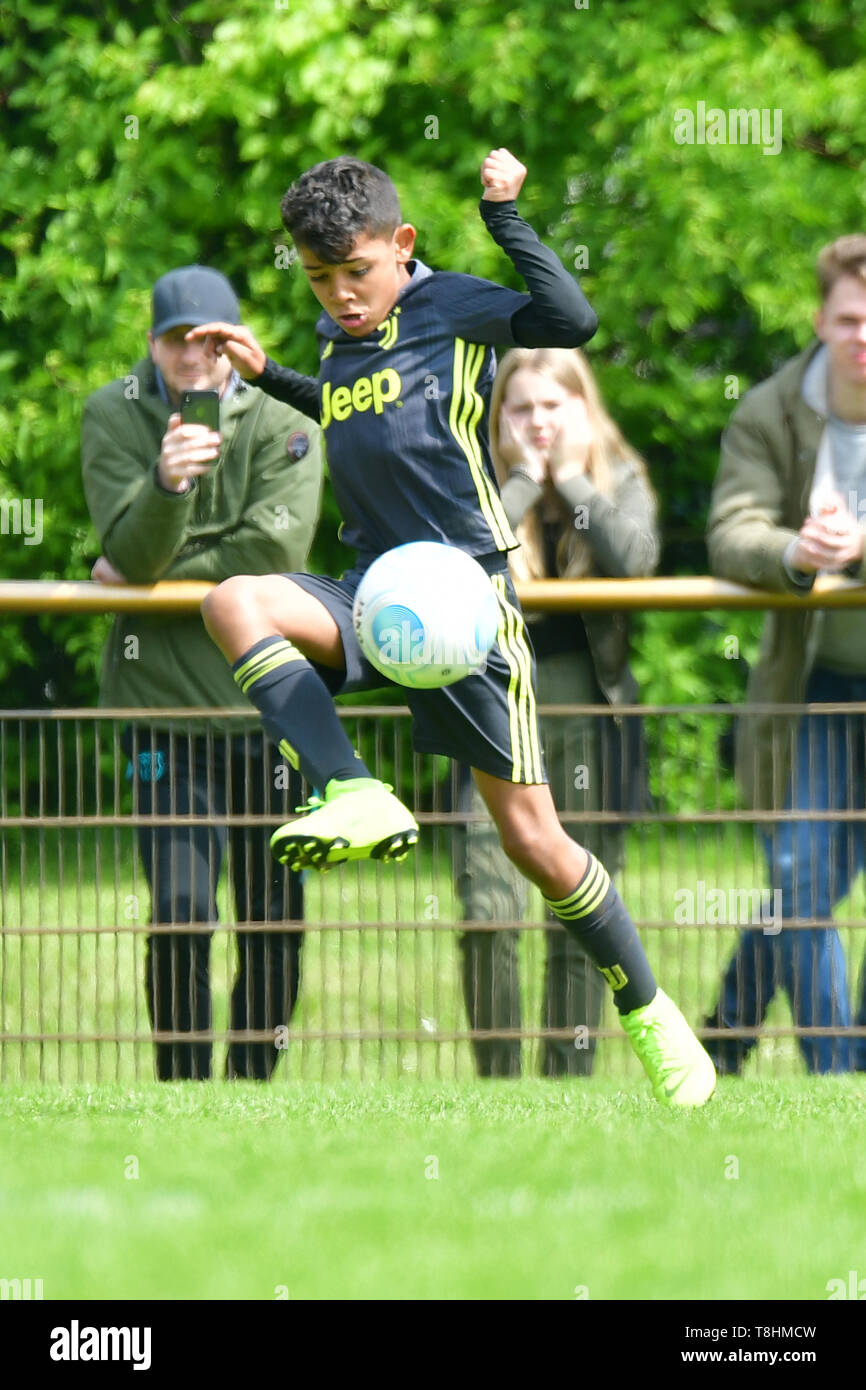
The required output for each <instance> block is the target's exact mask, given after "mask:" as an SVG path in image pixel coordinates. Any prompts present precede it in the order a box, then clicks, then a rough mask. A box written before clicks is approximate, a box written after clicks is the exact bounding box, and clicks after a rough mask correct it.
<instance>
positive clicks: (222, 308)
mask: <svg viewBox="0 0 866 1390" xmlns="http://www.w3.org/2000/svg"><path fill="white" fill-rule="evenodd" d="M240 318H241V310H240V305H239V304H238V300H237V295H236V294H235V292H234V290H233V289H232V287H231V285H230V284H229V282H228V280H227V279H226V277H225V276H224V275H223V274H221V273H220V271H218V270H210V269H209V268H208V267H207V266H205V265H182V266H180V267H179V268H178V269H177V270H170V271H168V273H167V274H166V275H162V276H160V278H159V279H158V280H157V282H156V284H155V285H154V287H153V328H152V330H151V332H152V333H153V336H154V337H155V338H158V337H159V335H160V333H167V332H168V330H169V329H170V328H177V326H178V324H181V323H188V324H190V325H191V326H192V327H195V326H196V325H197V324H201V323H210V321H211V319H222V320H223V321H225V322H226V323H240Z"/></svg>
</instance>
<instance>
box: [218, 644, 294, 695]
mask: <svg viewBox="0 0 866 1390" xmlns="http://www.w3.org/2000/svg"><path fill="white" fill-rule="evenodd" d="M305 660H306V657H305V656H304V653H303V652H299V651H298V649H297V647H296V646H294V645H293V644H292V643H291V642H279V643H275V644H274V646H272V647H266V648H265V650H264V651H262V652H257V653H256V655H255V656H251V657H250V659H249V661H245V662H244V664H243V666H239V667H238V669H237V670H236V671H235V673H234V679H235V684H236V685H239V686H240V688H241V690H242V691H243V692H244V694H245V695H246V693H247V691H248V690H249V689H250V687H251V686H253V685H255V683H256V681H257V680H260V679H261V677H262V676H266V675H267V674H268V672H269V671H275V670H277V668H278V667H280V666H289V665H290V664H291V663H292V662H293V661H305Z"/></svg>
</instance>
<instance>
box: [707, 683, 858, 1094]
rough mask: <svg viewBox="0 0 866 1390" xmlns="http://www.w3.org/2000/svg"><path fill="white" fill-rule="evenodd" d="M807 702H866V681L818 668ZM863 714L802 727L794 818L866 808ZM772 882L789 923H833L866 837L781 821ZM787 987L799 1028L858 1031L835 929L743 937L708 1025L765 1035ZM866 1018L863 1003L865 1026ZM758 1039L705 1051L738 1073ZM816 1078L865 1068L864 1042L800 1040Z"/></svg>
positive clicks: (792, 791)
mask: <svg viewBox="0 0 866 1390" xmlns="http://www.w3.org/2000/svg"><path fill="white" fill-rule="evenodd" d="M805 698H806V701H807V702H819V701H826V702H829V701H838V702H842V701H845V702H851V701H866V677H862V676H846V675H842V674H840V673H838V672H835V671H827V670H822V669H816V670H814V671H813V672H812V675H811V677H810V680H809V683H808V686H807V689H806V696H805ZM864 730H866V716H864V715H863V714H833V715H807V716H804V718H803V720H802V721H801V724H800V728H799V732H798V738H797V747H796V751H795V756H794V765H793V768H792V773H791V780H790V783H789V787H788V797H787V801H786V806H787V807H788V808H789V809H791V810H800V811H806V810H816V811H818V810H820V811H847V810H855V809H860V810H862V809H864V808H866V765H864ZM763 840H764V848H765V851H766V854H767V862H768V866H769V870H770V882H771V884H772V885H773V887H774V888H777V889H780V890H781V895H782V897H781V908H782V912H781V915H782V919H783V923H784V922H790V921H795V920H796V919H798V918H799V919H804V918H806V919H808V918H814V917H818V918H822V917H823V918H829V917H830V916H831V915H832V911H833V908H834V907H835V906H836V904H837V903H838V902H839V901H840V900H841V899H842V898H844V897H846V896H847V894H848V892H849V890H850V887H851V884H852V883H853V881H854V879H855V877H856V876H857V874H858V873H859V871H860V869H862V868H863V865H864V862H866V853H864V846H866V829H864V825H863V824H862V823H853V822H851V821H831V820H827V821H805V820H801V821H794V820H791V821H783V822H779V823H778V824H777V825H776V826H775V827H774V828H773V832H772V834H770V835H765V836H763ZM779 985H781V986H782V987H783V988H784V990H785V993H786V994H787V995H788V998H789V1000H790V1001H791V1010H792V1013H793V1015H794V1022H795V1023H796V1024H797V1025H799V1026H801V1027H804V1028H808V1027H813V1028H836V1027H838V1028H839V1029H845V1028H848V1027H850V1024H851V1011H850V1007H849V1003H848V983H847V973H846V967H845V957H844V954H843V951H842V943H841V941H840V939H839V933H838V932H837V931H836V929H835V928H834V927H830V928H802V929H793V928H786V927H785V926H784V925H782V929H781V931H780V932H779V933H778V934H775V935H773V934H765V933H764V932H762V931H744V932H743V933H742V935H741V937H740V941H739V944H738V946H737V950H736V951H735V953H734V955H733V957H732V958H731V961H730V963H729V965H728V968H727V971H726V972H725V977H724V980H723V982H722V991H721V996H720V998H719V1005H718V1009H717V1012H716V1014H715V1015H714V1016H713V1017H712V1018H708V1019H707V1024H708V1025H709V1026H710V1027H719V1028H736V1027H746V1028H757V1027H760V1025H761V1023H762V1022H763V1019H764V1015H765V1013H766V1010H767V1006H768V1004H769V1003H770V1000H771V999H772V997H773V995H774V993H775V991H776V988H777V987H778V986H779ZM864 1019H866V1003H861V1005H860V1012H859V1015H858V1017H857V1023H858V1024H860V1023H862V1022H863V1021H864ZM754 1041H755V1040H754V1039H731V1040H730V1041H729V1040H728V1039H726V1038H711V1039H708V1040H707V1043H706V1046H707V1050H708V1052H709V1053H710V1056H711V1057H712V1058H713V1061H714V1062H715V1063H716V1066H717V1067H718V1069H719V1071H720V1072H723V1073H724V1072H735V1071H739V1070H740V1069H741V1067H742V1064H743V1062H744V1060H745V1057H746V1054H747V1052H748V1050H749V1049H750V1048H751V1047H753V1046H754ZM799 1043H800V1049H801V1051H802V1053H803V1057H804V1058H805V1061H806V1065H807V1066H808V1068H809V1070H810V1071H813V1072H841V1071H849V1070H851V1069H852V1068H853V1069H854V1070H864V1069H866V1039H863V1038H856V1039H847V1038H844V1037H824V1038H801V1039H799Z"/></svg>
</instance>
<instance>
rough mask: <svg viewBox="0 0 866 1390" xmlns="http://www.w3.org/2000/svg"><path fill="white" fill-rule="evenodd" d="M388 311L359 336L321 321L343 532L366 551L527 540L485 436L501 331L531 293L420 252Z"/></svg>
mask: <svg viewBox="0 0 866 1390" xmlns="http://www.w3.org/2000/svg"><path fill="white" fill-rule="evenodd" d="M408 269H409V270H410V272H411V279H410V280H409V282H408V284H406V285H404V286H403V289H402V290H401V292H400V295H399V298H398V300H397V303H396V304H395V306H394V308H393V309H392V310H391V313H390V314H389V316H388V318H387V319H386V321H385V322H384V323H383V324H382V325H381V326H380V327H379V328H378V329H376V330H375V331H374V332H373V333H370V334H368V335H367V336H366V337H364V338H353V337H351V336H350V335H349V334H348V333H346V332H344V330H343V329H342V328H341V327H340V325H339V324H337V323H335V322H334V320H333V319H332V318H331V317H330V315H328V314H325V313H323V314H322V315H321V316H320V317H319V320H318V323H317V324H316V333H317V337H318V340H319V351H320V357H321V367H320V370H319V389H320V420H321V425H322V428H323V429H324V431H325V439H326V444H327V456H328V469H329V472H330V477H331V484H332V486H333V489H334V495H335V497H336V500H337V505H338V507H339V509H340V514H341V516H342V518H343V525H342V528H341V533H340V535H341V539H342V540H343V541H344V542H345V543H346V545H350V546H353V547H354V548H356V549H357V550H358V552H359V554H360V555H361V556H362V557H368V556H373V555H378V554H380V553H381V552H382V551H384V550H390V548H391V547H392V546H395V545H402V544H403V543H404V542H405V541H444V542H447V543H448V544H450V545H456V546H459V547H460V549H461V550H466V551H468V552H469V553H470V554H471V555H486V554H489V553H490V552H491V551H496V550H500V551H506V550H510V549H513V547H514V546H516V544H517V542H516V540H515V538H514V536H513V534H512V531H511V528H510V526H509V525H508V520H507V518H506V516H505V512H504V510H503V507H502V503H501V501H500V499H499V489H498V487H497V484H496V479H495V475H494V472H493V466H492V463H491V459H490V451H489V448H488V442H487V407H488V405H489V400H490V389H491V384H492V381H493V376H494V372H495V369H496V360H495V355H494V351H493V344H494V343H501V344H503V345H504V346H509V347H510V346H514V345H515V340H514V337H513V335H512V331H511V319H512V316H513V315H514V314H515V313H516V312H517V311H518V310H519V309H522V308H523V307H524V306H525V305H527V304H529V303H530V296H529V295H527V294H519V293H518V292H517V291H515V290H509V289H504V288H503V287H502V286H501V285H494V284H492V283H491V282H490V281H489V280H481V279H478V278H477V277H476V276H474V275H459V274H453V273H451V272H447V271H431V270H430V269H429V267H428V266H426V265H424V264H423V262H421V261H419V260H414V261H410V262H409V265H408Z"/></svg>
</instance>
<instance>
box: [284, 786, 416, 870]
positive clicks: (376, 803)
mask: <svg viewBox="0 0 866 1390" xmlns="http://www.w3.org/2000/svg"><path fill="white" fill-rule="evenodd" d="M298 810H299V811H308V812H309V814H308V815H306V816H302V817H301V818H300V819H299V820H295V821H290V822H289V824H288V825H281V826H280V828H279V830H275V831H274V833H273V835H272V836H271V852H272V854H273V855H274V857H275V858H276V859H279V861H280V863H281V864H287V865H288V867H289V868H290V869H330V868H331V867H332V865H334V864H345V863H347V861H348V860H350V859H382V860H387V859H392V860H400V859H405V858H406V855H407V854H408V853H409V850H410V849H411V848H412V846H413V845H415V844H416V843H417V841H418V823H417V821H416V820H415V818H414V816H413V815H412V813H411V811H407V809H406V807H405V806H404V805H403V803H402V801H398V800H397V797H396V796H392V794H391V788H390V787H389V786H387V785H386V784H385V783H384V782H377V781H376V779H375V778H373V777H353V778H351V779H350V780H348V781H345V782H337V781H335V780H333V779H332V780H331V781H330V782H329V783H328V785H327V786H326V787H325V795H324V797H318V796H311V797H310V800H309V802H308V804H307V805H306V806H299V807H298Z"/></svg>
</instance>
